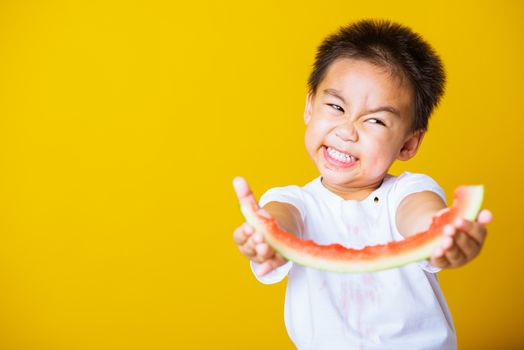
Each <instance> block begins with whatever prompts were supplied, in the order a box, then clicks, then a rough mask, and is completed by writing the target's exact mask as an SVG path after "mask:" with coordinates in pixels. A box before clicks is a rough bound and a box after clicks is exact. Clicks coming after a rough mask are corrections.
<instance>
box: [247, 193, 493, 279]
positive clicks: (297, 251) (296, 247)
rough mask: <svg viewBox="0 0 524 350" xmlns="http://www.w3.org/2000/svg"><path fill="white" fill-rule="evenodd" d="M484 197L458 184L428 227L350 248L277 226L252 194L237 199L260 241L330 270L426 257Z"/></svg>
mask: <svg viewBox="0 0 524 350" xmlns="http://www.w3.org/2000/svg"><path fill="white" fill-rule="evenodd" d="M483 196H484V187H483V186H482V185H479V186H461V187H458V188H457V189H456V190H455V194H454V200H453V204H452V206H451V207H449V208H447V209H445V210H443V211H442V212H440V213H439V215H437V216H435V217H434V218H433V220H432V223H431V225H430V226H429V228H428V229H427V230H426V231H424V232H420V233H417V234H414V235H411V236H409V237H407V238H406V239H403V240H400V241H392V242H389V243H387V244H379V245H374V246H367V247H364V248H362V249H352V248H348V247H344V246H342V245H340V244H329V245H319V244H317V243H315V242H313V241H311V240H302V239H300V238H298V237H296V236H295V235H292V234H289V233H287V232H284V231H282V230H281V229H279V227H278V225H277V222H276V220H275V219H274V218H267V217H265V216H262V215H260V214H259V212H258V209H259V206H258V204H257V203H256V201H255V198H254V196H252V195H251V196H246V197H244V198H240V209H241V211H242V214H243V215H244V217H245V219H246V221H247V222H248V223H249V224H250V225H251V226H253V227H254V228H255V230H256V231H257V232H261V233H262V234H263V236H264V240H265V241H266V242H267V243H268V244H269V245H270V246H272V247H273V249H275V250H276V251H277V252H278V253H280V255H282V256H283V257H285V258H286V259H288V260H291V261H293V262H295V263H297V264H299V265H303V266H307V267H312V268H316V269H320V270H325V271H334V272H348V273H356V272H370V271H379V270H385V269H390V268H394V267H399V266H402V265H406V264H409V263H412V262H415V261H419V260H424V259H427V258H428V257H429V256H430V255H431V253H432V252H433V251H434V250H435V249H436V248H438V247H440V246H442V239H443V238H444V233H443V229H444V226H445V225H447V224H452V223H453V222H454V221H455V219H456V218H459V217H460V218H464V219H467V220H471V221H473V220H475V219H476V217H477V215H478V212H479V210H480V207H481V205H482V198H483Z"/></svg>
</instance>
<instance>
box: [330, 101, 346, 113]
mask: <svg viewBox="0 0 524 350" xmlns="http://www.w3.org/2000/svg"><path fill="white" fill-rule="evenodd" d="M326 104H327V105H328V106H331V107H333V108H334V109H336V110H337V111H340V112H344V110H343V109H342V107H340V106H339V105H336V104H333V103H326Z"/></svg>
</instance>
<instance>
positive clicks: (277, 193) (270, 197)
mask: <svg viewBox="0 0 524 350" xmlns="http://www.w3.org/2000/svg"><path fill="white" fill-rule="evenodd" d="M269 202H282V203H288V204H291V205H293V206H294V207H295V208H297V210H298V211H299V213H300V217H301V218H302V220H304V213H305V211H304V202H303V197H302V193H301V189H300V187H298V186H286V187H275V188H272V189H270V190H268V191H266V192H265V193H264V194H263V195H262V196H261V197H260V200H259V202H258V204H259V205H260V206H261V207H263V206H264V205H266V204H267V203H269ZM250 266H251V271H253V274H254V275H255V277H256V278H257V280H259V281H260V282H261V283H264V284H273V283H277V282H280V281H282V280H283V279H284V278H285V277H286V276H287V274H288V273H289V270H291V268H292V267H293V263H292V262H291V261H288V262H287V263H285V264H284V265H282V266H280V267H278V268H276V269H274V270H273V271H271V272H270V273H268V274H267V275H265V276H259V275H258V274H257V273H256V270H257V268H258V266H259V264H257V263H256V262H253V261H250Z"/></svg>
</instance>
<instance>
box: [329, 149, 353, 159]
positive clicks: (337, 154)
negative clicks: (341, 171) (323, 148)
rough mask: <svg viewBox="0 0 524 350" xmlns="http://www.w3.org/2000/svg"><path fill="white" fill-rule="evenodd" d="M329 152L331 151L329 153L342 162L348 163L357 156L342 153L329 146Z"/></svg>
mask: <svg viewBox="0 0 524 350" xmlns="http://www.w3.org/2000/svg"><path fill="white" fill-rule="evenodd" d="M327 152H328V153H329V155H330V156H331V157H333V158H335V159H336V160H339V161H341V162H346V163H349V162H351V161H354V160H355V157H353V156H350V155H348V154H345V153H341V152H339V151H337V150H335V149H333V148H331V147H328V148H327Z"/></svg>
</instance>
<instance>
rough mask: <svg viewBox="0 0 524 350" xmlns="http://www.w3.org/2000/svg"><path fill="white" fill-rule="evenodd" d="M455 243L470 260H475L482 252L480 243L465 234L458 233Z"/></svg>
mask: <svg viewBox="0 0 524 350" xmlns="http://www.w3.org/2000/svg"><path fill="white" fill-rule="evenodd" d="M455 242H456V243H457V246H458V247H459V248H460V250H461V251H462V252H463V253H464V255H466V258H467V259H468V260H471V259H473V258H474V257H475V256H477V254H478V253H479V251H480V245H479V244H478V242H477V241H476V240H474V239H473V238H471V237H470V236H469V235H468V234H466V233H464V232H459V233H457V235H456V236H455Z"/></svg>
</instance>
